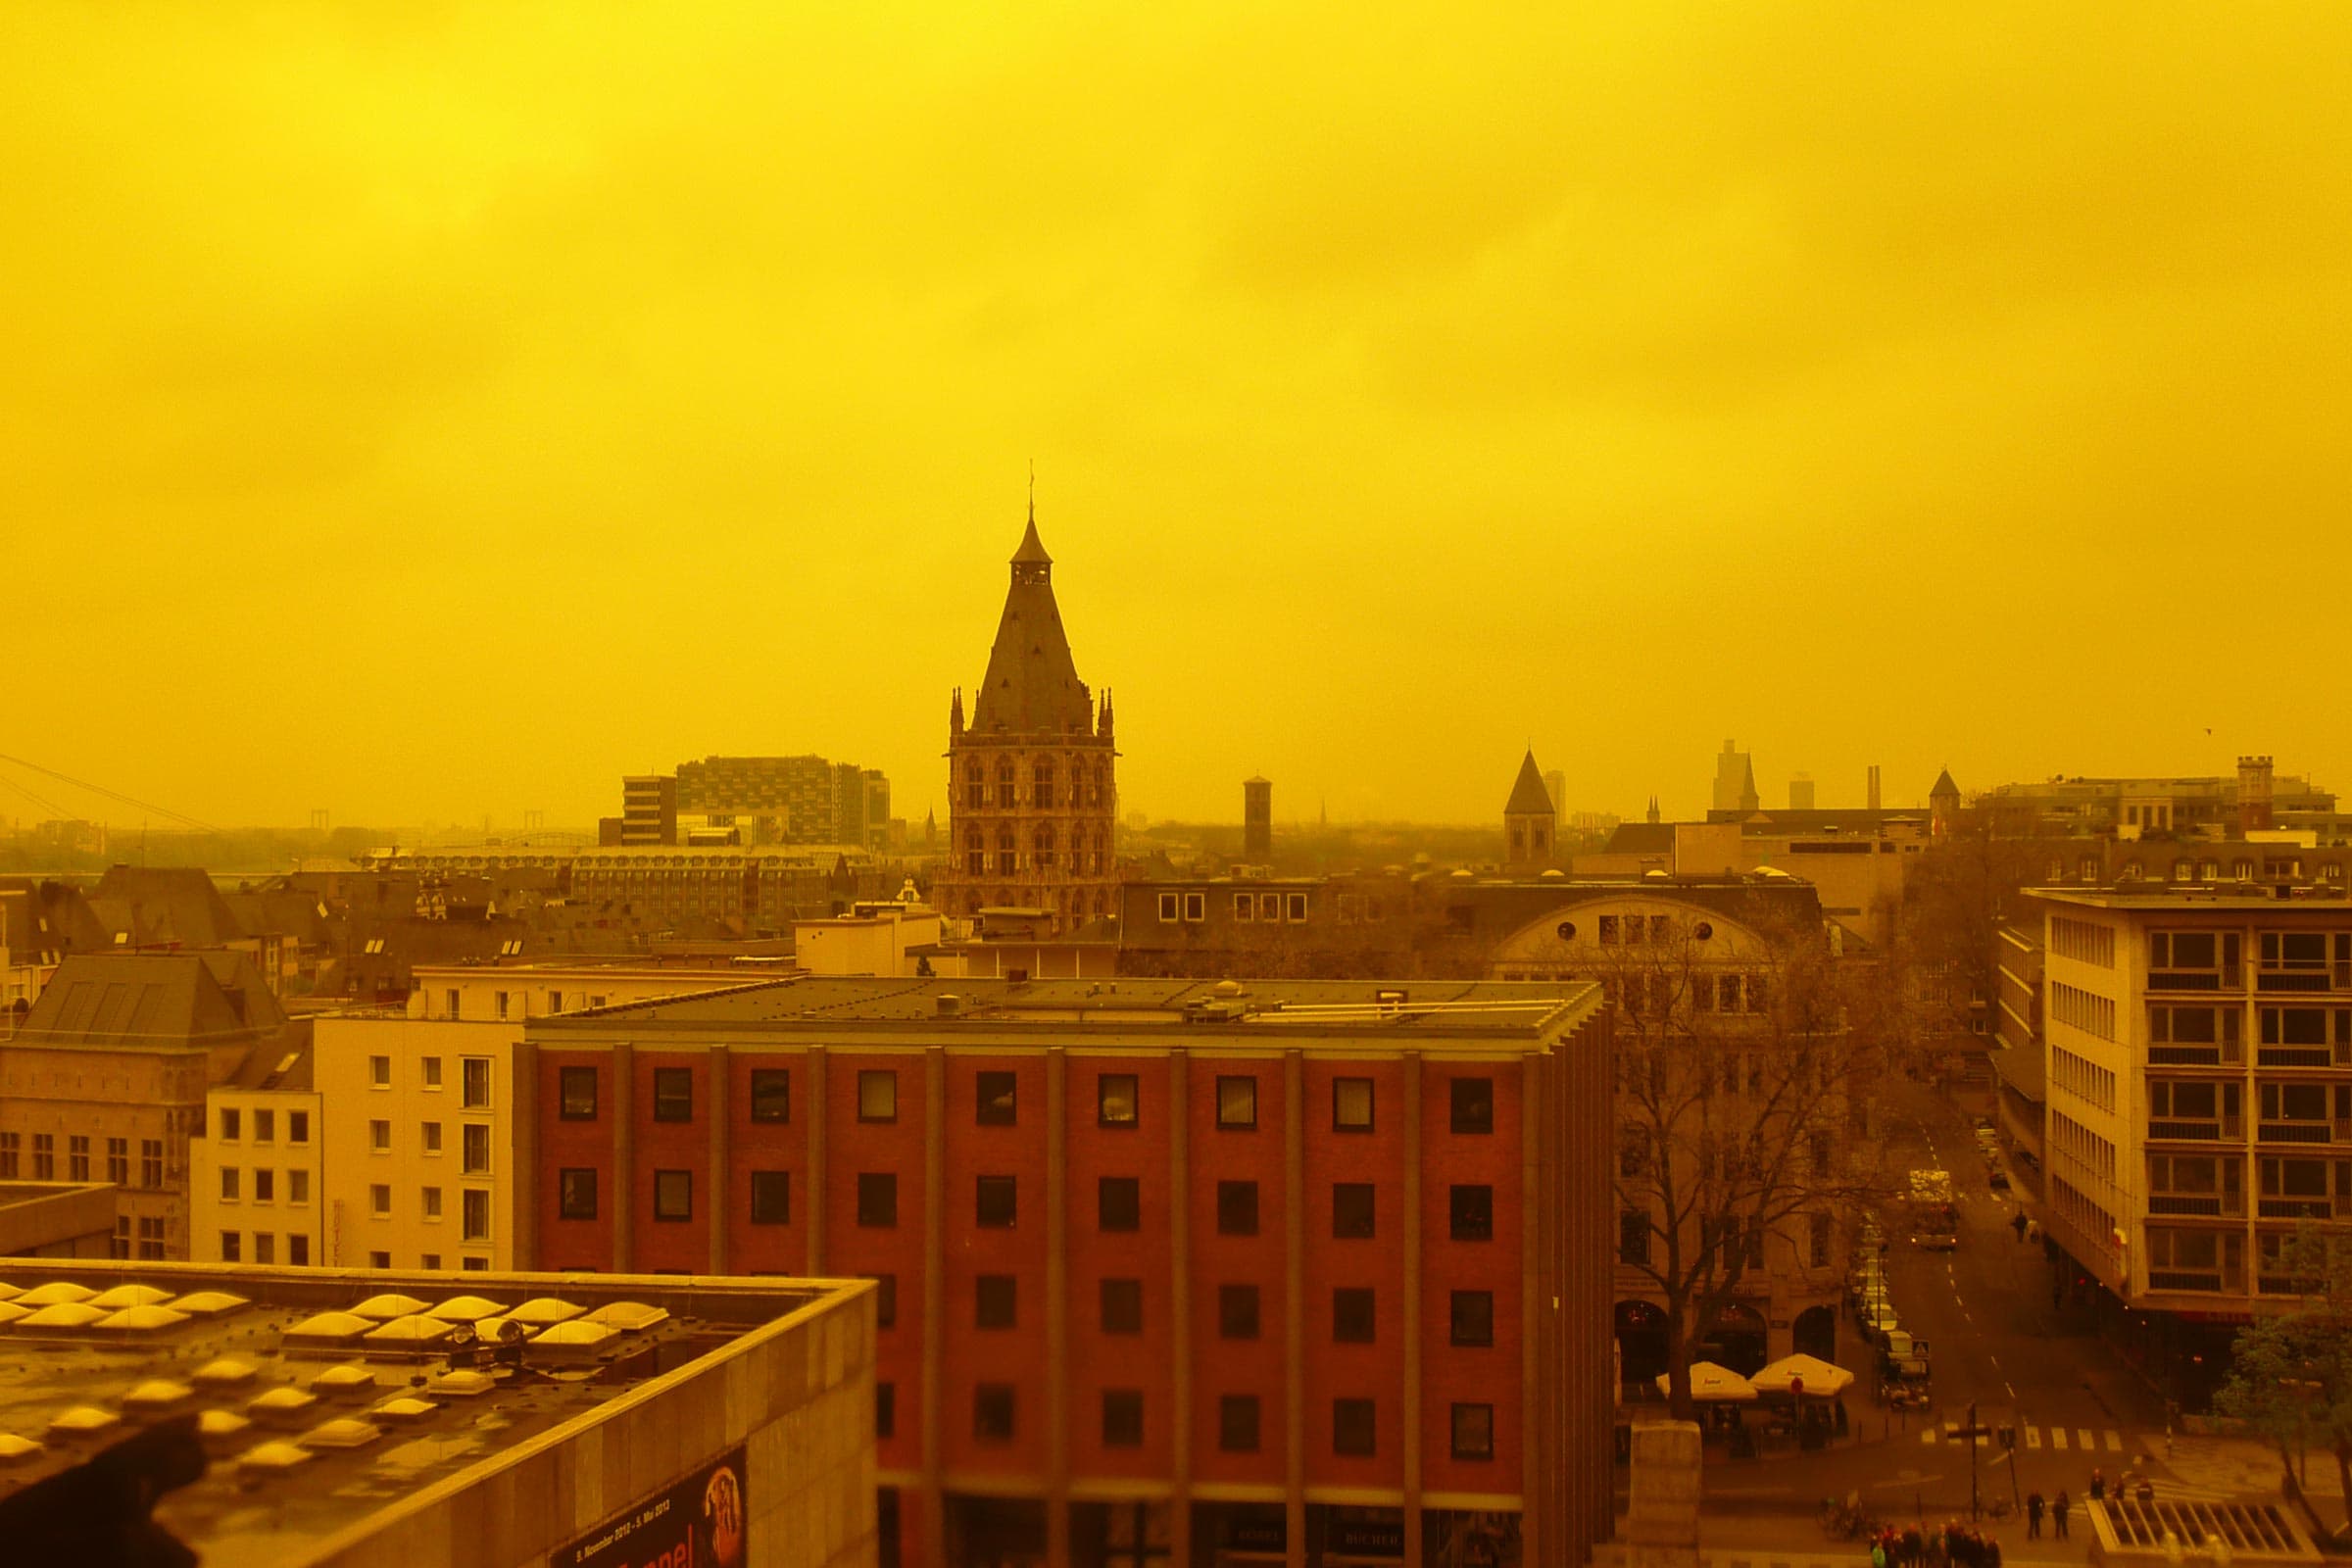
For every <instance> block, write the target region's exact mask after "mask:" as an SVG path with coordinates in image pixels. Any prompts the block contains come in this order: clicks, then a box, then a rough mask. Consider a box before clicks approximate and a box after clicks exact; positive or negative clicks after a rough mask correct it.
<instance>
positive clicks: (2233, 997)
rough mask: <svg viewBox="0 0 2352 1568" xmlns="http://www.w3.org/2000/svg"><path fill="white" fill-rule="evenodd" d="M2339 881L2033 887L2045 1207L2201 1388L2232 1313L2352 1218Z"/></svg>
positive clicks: (2349, 1054) (2156, 1363)
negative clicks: (2312, 1240)
mask: <svg viewBox="0 0 2352 1568" xmlns="http://www.w3.org/2000/svg"><path fill="white" fill-rule="evenodd" d="M2339 888H2340V884H2339V885H2338V888H2312V887H2309V886H2301V885H2296V884H2292V883H2286V882H2280V883H2277V884H2271V885H2257V886H2253V887H2248V888H2243V889H2240V888H2235V887H2229V886H2224V887H2218V888H2208V889H2195V888H2174V889H2163V890H2139V889H2135V888H2129V887H2127V888H2109V889H2081V890H2076V889H2040V890H2036V891H2035V892H2034V893H2033V895H2032V898H2033V900H2034V904H2035V906H2036V907H2038V909H2039V911H2040V914H2041V918H2042V926H2043V938H2042V944H2041V954H2040V962H2041V966H2042V970H2043V975H2044V980H2043V987H2044V990H2043V996H2042V999H2041V1000H2042V1013H2041V1029H2042V1034H2043V1037H2044V1040H2045V1043H2046V1052H2047V1057H2046V1060H2047V1085H2046V1096H2047V1106H2048V1109H2047V1115H2048V1125H2047V1128H2046V1130H2045V1133H2044V1139H2043V1142H2044V1157H2045V1160H2046V1164H2047V1192H2046V1194H2045V1198H2044V1216H2043V1224H2044V1226H2045V1228H2046V1230H2047V1232H2048V1234H2049V1236H2050V1238H2051V1240H2052V1241H2054V1242H2055V1243H2057V1245H2058V1246H2060V1247H2062V1248H2063V1249H2064V1250H2066V1252H2067V1253H2068V1254H2069V1255H2070V1256H2072V1257H2073V1258H2074V1259H2075V1260H2076V1262H2077V1263H2078V1264H2079V1265H2080V1267H2081V1269H2082V1272H2083V1274H2084V1275H2085V1276H2086V1277H2087V1278H2088V1279H2089V1280H2090V1281H2092V1282H2094V1283H2095V1285H2096V1286H2097V1287H2098V1289H2099V1291H2100V1292H2101V1293H2102V1298H2103V1301H2104V1303H2105V1304H2106V1305H2107V1306H2108V1307H2109V1308H2110V1309H2111V1316H2113V1317H2114V1318H2115V1319H2116V1320H2117V1322H2118V1324H2119V1326H2122V1325H2124V1324H2125V1322H2126V1313H2127V1311H2128V1313H2129V1327H2128V1329H2127V1330H2126V1331H2127V1332H2128V1333H2129V1334H2130V1335H2131V1337H2132V1342H2133V1348H2136V1349H2138V1350H2140V1351H2142V1352H2144V1353H2145V1354H2146V1356H2147V1358H2148V1360H2149V1363H2150V1365H2151V1368H2152V1369H2153V1370H2156V1371H2157V1372H2158V1373H2159V1375H2161V1376H2163V1377H2165V1378H2166V1379H2167V1380H2168V1381H2169V1382H2170V1383H2171V1384H2172V1386H2173V1388H2174V1389H2175V1391H2176V1395H2177V1397H2181V1398H2183V1399H2184V1400H2188V1401H2192V1402H2201V1399H2202V1397H2203V1396H2204V1395H2205V1394H2207V1393H2209V1392H2210V1388H2211V1384H2212V1381H2213V1379H2214V1378H2216V1377H2218V1375H2219V1373H2220V1371H2221V1370H2222V1369H2223V1367H2224V1366H2225V1365H2226V1361H2227V1358H2226V1353H2222V1352H2226V1349H2227V1346H2228V1343H2229V1336H2230V1335H2231V1334H2232V1333H2233V1332H2234V1329H2235V1326H2236V1325H2238V1324H2240V1323H2244V1322H2248V1321H2251V1320H2252V1318H2253V1317H2254V1316H2256V1315H2257V1314H2260V1313H2264V1312H2268V1311H2274V1310H2281V1309H2285V1308H2286V1307H2288V1306H2289V1305H2291V1304H2292V1302H2293V1301H2294V1299H2295V1296H2296V1294H2297V1291H2298V1289H2299V1286H2298V1281H2297V1280H2296V1278H2295V1271H2294V1269H2293V1267H2292V1256H2291V1252H2290V1250H2289V1243H2290V1242H2291V1241H2292V1239H2293V1238H2294V1235H2295V1233H2296V1231H2297V1229H2298V1227H2300V1226H2303V1225H2307V1224H2310V1223H2313V1222H2318V1223H2320V1224H2322V1225H2323V1226H2325V1227H2327V1228H2328V1229H2330V1230H2335V1229H2342V1228H2344V1225H2345V1222H2346V1221H2347V1220H2352V905H2347V903H2346V902H2345V900H2344V898H2343V896H2342V894H2341V892H2340V891H2339V890H2338V889H2339Z"/></svg>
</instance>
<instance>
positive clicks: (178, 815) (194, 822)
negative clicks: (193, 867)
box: [0, 752, 226, 833]
mask: <svg viewBox="0 0 2352 1568" xmlns="http://www.w3.org/2000/svg"><path fill="white" fill-rule="evenodd" d="M0 762H14V763H15V764H16V765H17V766H19V767H28V768H30V769H32V771H34V772H35V773H40V774H43V775H45V776H47V777H49V778H53V779H56V780H57V781H58V782H59V783H61V784H71V785H73V787H74V788H75V789H81V790H88V791H89V792H90V793H91V794H93V795H103V796H105V797H106V798H107V799H108V800H110V801H119V802H121V803H122V804H123V805H124V806H135V807H137V808H138V809H140V810H142V811H149V812H152V813H154V814H155V815H157V816H163V817H169V818H171V819H172V821H174V822H179V823H183V824H185V825H186V826H188V827H192V828H195V829H196V830H198V831H199V832H203V833H221V832H225V831H226V829H224V828H218V827H215V826H213V824H212V823H210V822H207V821H204V820H202V819H201V818H198V817H193V816H190V815H188V814H187V813H186V812H184V811H174V810H172V809H171V808H170V807H168V806H158V805H156V804H155V803H154V802H152V801H142V800H140V799H139V798H138V797H136V796H134V795H125V794H123V792H122V791H121V790H110V789H108V788H107V787H106V786H105V785H103V784H92V783H91V782H89V780H87V779H79V778H75V777H73V775H72V774H70V773H60V772H59V771H58V770H57V769H56V768H54V767H43V766H42V765H41V764H40V763H38V762H28V761H26V760H25V759H24V758H22V757H11V756H9V755H8V754H7V753H6V752H0ZM20 792H22V790H21V787H20ZM35 799H38V797H35ZM50 809H51V810H56V811H57V812H58V815H60V816H63V815H65V814H66V813H65V812H64V811H62V810H58V809H57V808H56V807H51V808H50Z"/></svg>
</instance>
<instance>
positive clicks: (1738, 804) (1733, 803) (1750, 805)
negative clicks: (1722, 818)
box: [1714, 741, 1764, 815]
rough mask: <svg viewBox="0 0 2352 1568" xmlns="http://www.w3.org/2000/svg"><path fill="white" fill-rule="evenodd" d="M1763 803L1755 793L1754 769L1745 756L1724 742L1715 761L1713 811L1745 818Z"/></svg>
mask: <svg viewBox="0 0 2352 1568" xmlns="http://www.w3.org/2000/svg"><path fill="white" fill-rule="evenodd" d="M1763 804H1764V803H1763V801H1762V800H1761V799H1760V798H1758V796H1757V794H1756V770H1755V766H1754V764H1753V763H1752V762H1751V761H1750V760H1749V759H1748V755H1747V753H1745V752H1743V751H1740V749H1739V748H1738V747H1737V745H1735V744H1734V743H1733V742H1731V741H1725V742H1724V743H1723V751H1722V753H1721V754H1720V755H1718V756H1717V757H1716V759H1715V791H1714V808H1715V809H1716V810H1718V811H1738V812H1740V814H1742V815H1745V814H1747V813H1749V812H1752V811H1754V810H1756V809H1759V808H1760V807H1762V805H1763Z"/></svg>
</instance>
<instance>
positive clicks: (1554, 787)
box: [1544, 767, 1568, 816]
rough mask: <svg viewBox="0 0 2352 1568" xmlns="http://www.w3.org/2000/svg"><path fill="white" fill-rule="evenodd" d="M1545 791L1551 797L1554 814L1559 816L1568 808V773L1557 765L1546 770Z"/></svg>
mask: <svg viewBox="0 0 2352 1568" xmlns="http://www.w3.org/2000/svg"><path fill="white" fill-rule="evenodd" d="M1544 794H1546V795H1548V796H1550V797H1551V809H1552V814H1553V815H1554V816H1557V815H1559V814H1561V813H1563V812H1565V811H1566V810H1567V809H1568V775H1567V773H1566V772H1564V771H1563V770H1561V769H1559V768H1556V767H1547V768H1545V769H1544Z"/></svg>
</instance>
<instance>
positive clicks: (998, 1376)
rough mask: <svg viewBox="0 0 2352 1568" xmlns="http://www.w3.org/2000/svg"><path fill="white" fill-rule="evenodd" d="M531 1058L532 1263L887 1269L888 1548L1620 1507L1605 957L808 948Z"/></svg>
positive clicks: (1459, 1538) (1398, 1541) (1444, 1539)
mask: <svg viewBox="0 0 2352 1568" xmlns="http://www.w3.org/2000/svg"><path fill="white" fill-rule="evenodd" d="M524 1058H525V1059H524V1061H523V1062H522V1063H519V1064H518V1068H519V1070H518V1074H517V1078H518V1081H523V1080H527V1081H528V1082H529V1083H530V1084H531V1085H532V1091H531V1097H532V1099H533V1101H534V1103H533V1104H532V1105H530V1106H526V1107H525V1110H524V1119H525V1122H526V1123H527V1126H528V1129H529V1130H528V1131H526V1132H525V1133H524V1135H523V1136H524V1138H525V1140H526V1143H527V1144H528V1145H530V1146H531V1147H526V1148H525V1149H523V1150H522V1151H520V1153H521V1156H522V1157H521V1159H520V1161H519V1163H520V1164H521V1166H522V1167H523V1168H524V1169H525V1170H526V1171H531V1172H535V1173H536V1178H535V1179H536V1182H537V1187H536V1192H535V1196H534V1197H532V1198H531V1199H530V1200H529V1201H528V1202H527V1203H526V1204H525V1206H526V1207H527V1208H528V1210H529V1216H530V1217H529V1218H528V1219H527V1220H526V1221H525V1222H524V1224H525V1228H526V1231H527V1233H528V1234H526V1235H525V1236H524V1237H522V1238H518V1242H517V1246H518V1249H521V1250H518V1253H517V1255H518V1256H519V1257H523V1258H527V1260H528V1266H530V1267H535V1268H547V1269H570V1268H585V1269H599V1270H606V1269H613V1270H633V1271H637V1272H659V1271H664V1270H681V1271H687V1272H694V1273H712V1274H729V1273H737V1274H744V1273H770V1272H772V1273H792V1274H820V1273H829V1274H833V1275H870V1276H874V1277H877V1278H879V1279H881V1280H882V1281H883V1282H884V1288H883V1291H882V1292H881V1300H880V1307H879V1310H880V1312H881V1315H882V1319H883V1323H882V1328H881V1333H880V1337H879V1361H878V1365H879V1371H878V1372H877V1399H876V1411H875V1415H876V1421H877V1425H878V1429H879V1465H880V1473H881V1477H882V1481H883V1484H884V1489H885V1490H884V1497H883V1518H884V1521H885V1543H886V1547H885V1561H889V1560H893V1553H894V1552H895V1556H896V1560H900V1561H905V1562H908V1563H928V1564H939V1563H947V1562H975V1561H991V1562H1030V1561H1035V1562H1040V1563H1054V1564H1060V1563H1065V1562H1066V1563H1082V1564H1093V1563H1117V1564H1146V1563H1167V1564H1215V1563H1244V1562H1272V1563H1282V1562H1288V1563H1296V1564H1320V1563H1340V1562H1353V1561H1360V1560H1364V1559H1365V1558H1372V1559H1375V1560H1379V1559H1393V1560H1397V1561H1400V1562H1405V1563H1418V1562H1421V1561H1424V1560H1426V1561H1431V1562H1436V1561H1441V1560H1444V1561H1452V1560H1490V1559H1482V1558H1479V1557H1476V1556H1475V1555H1471V1554H1470V1553H1472V1552H1474V1551H1475V1550H1477V1549H1479V1548H1490V1549H1492V1550H1493V1551H1494V1553H1495V1556H1494V1557H1493V1558H1492V1559H1491V1560H1497V1561H1503V1562H1514V1561H1520V1562H1526V1563H1530V1564H1536V1563H1543V1564H1559V1565H1564V1568H1572V1565H1574V1564H1576V1563H1579V1562H1581V1561H1582V1560H1583V1559H1584V1556H1585V1554H1586V1550H1587V1548H1588V1546H1589V1545H1590V1544H1592V1543H1593V1542H1594V1541H1597V1540H1601V1539H1605V1538H1606V1537H1607V1535H1608V1532H1609V1519H1610V1500H1609V1490H1608V1489H1609V1463H1608V1443H1609V1438H1610V1426H1611V1417H1610V1397H1609V1393H1610V1388H1611V1372H1610V1356H1611V1348H1610V1338H1609V1336H1610V1318H1609V1304H1610V1300H1611V1296H1610V1287H1611V1265H1610V1256H1611V1254H1610V1246H1611V1241H1612V1238H1613V1236H1614V1229H1613V1212H1612V1206H1611V1202H1610V1198H1609V1170H1608V1163H1607V1161H1608V1154H1609V1151H1610V1149H1611V1148H1612V1147H1613V1146H1612V1144H1611V1141H1610V1121H1609V1117H1610V1096H1609V1090H1608V1085H1609V1081H1610V1080H1609V1062H1608V1046H1607V1038H1606V1035H1605V1032H1604V1025H1603V1022H1602V1016H1601V1009H1600V1006H1599V994H1598V988H1596V987H1593V986H1590V985H1584V984H1576V983H1571V984H1553V985H1527V984H1521V985H1503V984H1495V983H1432V984H1427V985H1422V986H1417V987H1415V988H1413V989H1411V990H1410V992H1409V994H1408V992H1407V991H1405V990H1402V989H1395V988H1388V987H1383V986H1380V985H1377V984H1373V983H1368V982H1328V981H1299V982H1289V981H1283V982H1252V983H1250V984H1248V985H1242V986H1236V985H1234V984H1233V983H1232V982H1226V983H1223V984H1219V985H1208V984H1193V983H1187V982H1181V981H1159V982H1152V981H1144V982H1138V981H1122V982H1117V983H1110V982H1103V983H1088V982H1078V981H1070V982H1036V983H1026V984H1024V983H1018V982H1000V981H976V980H961V981H933V982H918V983H913V984H909V983H907V982H904V981H890V980H815V979H812V980H802V981H798V982H781V983H779V984H777V985H774V986H769V987H760V988H757V989H752V990H746V991H739V992H735V993H731V994H727V995H715V996H708V997H701V998H681V999H678V1000H676V1001H674V1002H669V1003H662V1004H655V1005H645V1006H637V1007H627V1008H613V1009H610V1010H607V1011H604V1012H599V1013H588V1014H571V1015H567V1016H564V1017H555V1018H547V1019H534V1020H532V1021H531V1023H530V1025H529V1028H528V1039H527V1042H526V1045H525V1047H524ZM1474 1543H1475V1545H1474ZM1455 1552H1461V1553H1464V1555H1462V1556H1460V1557H1458V1558H1457V1557H1456V1556H1454V1555H1451V1554H1452V1553H1455Z"/></svg>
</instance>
